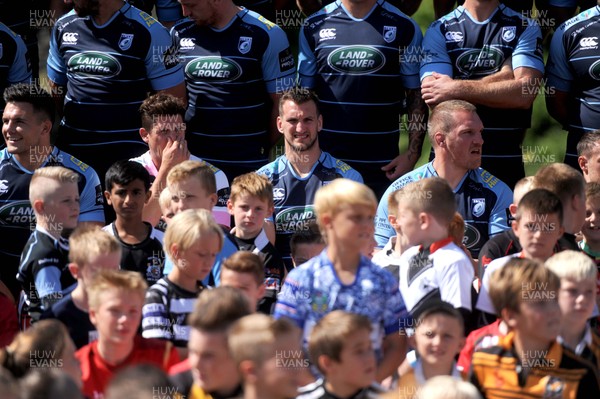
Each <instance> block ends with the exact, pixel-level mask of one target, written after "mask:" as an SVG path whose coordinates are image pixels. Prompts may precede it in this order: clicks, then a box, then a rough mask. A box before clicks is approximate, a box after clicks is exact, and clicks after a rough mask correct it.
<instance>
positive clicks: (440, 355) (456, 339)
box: [415, 314, 465, 371]
mask: <svg viewBox="0 0 600 399" xmlns="http://www.w3.org/2000/svg"><path fill="white" fill-rule="evenodd" d="M462 331H463V326H461V324H460V321H459V320H457V319H455V318H453V317H450V316H446V315H443V314H433V315H430V316H429V317H426V318H425V319H424V320H422V322H421V323H420V324H419V325H418V326H417V328H416V331H415V342H416V347H417V353H419V356H420V357H421V359H423V363H424V364H429V365H435V366H448V371H450V369H451V365H452V362H453V361H454V358H455V356H456V355H457V354H458V353H459V352H460V350H461V349H462V347H463V346H464V343H465V338H464V336H463V332H462Z"/></svg>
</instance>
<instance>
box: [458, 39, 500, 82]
mask: <svg viewBox="0 0 600 399" xmlns="http://www.w3.org/2000/svg"><path fill="white" fill-rule="evenodd" d="M503 62H504V54H503V53H502V52H501V51H500V50H497V49H495V48H493V47H489V46H484V47H483V48H482V49H473V50H469V51H466V52H464V53H462V54H461V56H460V57H458V59H457V60H456V67H457V68H458V70H459V71H461V72H462V73H464V74H468V75H487V74H488V73H490V72H494V71H497V70H498V69H500V66H501V65H502V63H503Z"/></svg>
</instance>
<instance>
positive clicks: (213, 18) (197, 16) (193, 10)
mask: <svg viewBox="0 0 600 399" xmlns="http://www.w3.org/2000/svg"><path fill="white" fill-rule="evenodd" d="M179 3H180V4H181V8H182V11H183V16H184V17H190V19H192V20H193V21H194V22H195V23H196V25H200V26H214V25H215V24H216V23H217V20H218V11H217V9H216V6H215V0H179Z"/></svg>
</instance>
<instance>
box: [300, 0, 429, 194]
mask: <svg viewBox="0 0 600 399" xmlns="http://www.w3.org/2000/svg"><path fill="white" fill-rule="evenodd" d="M421 41H422V34H421V29H420V28H419V26H418V25H417V23H416V22H415V21H413V20H412V19H410V18H409V17H407V16H406V15H405V14H403V13H402V12H400V10H398V9H397V8H396V7H394V6H393V5H391V4H390V3H388V2H387V1H384V0H337V1H335V2H334V3H332V4H329V5H327V6H325V7H324V8H322V9H321V11H319V12H317V13H316V14H313V15H312V16H310V17H309V18H307V19H306V21H305V23H304V25H303V26H302V29H301V31H300V44H299V46H300V54H299V56H298V75H299V80H300V85H301V86H303V87H308V88H311V89H314V90H315V92H316V93H317V95H318V96H319V98H320V100H321V101H320V107H321V112H322V113H323V118H324V120H325V123H324V124H323V131H322V132H321V134H320V136H319V141H320V144H321V147H322V148H323V149H324V150H325V151H328V152H330V153H332V154H333V155H335V156H336V157H338V158H339V159H341V160H343V161H344V162H347V163H348V164H349V165H350V166H352V167H353V168H354V169H356V170H357V171H359V172H360V174H361V175H362V177H363V179H364V180H365V184H367V185H368V186H369V187H370V188H371V189H373V191H375V194H376V195H378V196H379V195H381V193H382V192H383V191H384V190H385V188H386V187H387V186H388V185H389V184H390V181H393V180H394V179H396V178H398V177H400V176H401V175H403V174H404V173H407V172H409V171H410V170H412V168H413V167H414V166H415V164H416V162H417V160H418V159H419V157H420V156H421V149H422V145H423V139H424V137H425V130H426V125H427V107H426V106H425V103H424V102H423V100H422V99H421V91H420V84H419V62H420V60H421V56H422V53H421ZM405 103H406V108H407V109H406V110H405V109H404V105H405ZM406 112H407V113H408V116H407V120H408V123H406V125H405V126H406V127H407V129H406V130H407V131H408V136H409V146H408V150H407V151H406V152H404V153H403V154H401V155H399V148H398V141H399V137H400V123H399V121H400V120H401V119H402V115H403V113H406Z"/></svg>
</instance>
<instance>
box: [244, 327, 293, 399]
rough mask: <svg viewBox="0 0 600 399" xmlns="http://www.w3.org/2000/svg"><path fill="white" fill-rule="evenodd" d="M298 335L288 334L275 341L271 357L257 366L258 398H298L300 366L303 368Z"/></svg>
mask: <svg viewBox="0 0 600 399" xmlns="http://www.w3.org/2000/svg"><path fill="white" fill-rule="evenodd" d="M300 341H301V338H300V336H299V334H296V333H289V334H285V335H283V336H280V337H279V338H277V340H276V341H275V345H274V347H275V351H274V352H273V356H272V357H270V358H268V359H265V361H264V362H263V363H262V364H261V365H258V366H257V370H256V375H257V392H258V394H259V397H261V396H264V397H268V398H281V399H284V398H295V397H296V396H298V387H299V386H300V382H299V379H298V376H299V374H300V373H299V372H300V371H301V370H300V369H299V367H300V366H304V363H305V362H304V359H303V355H302V354H303V352H302V350H301V349H300Z"/></svg>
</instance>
